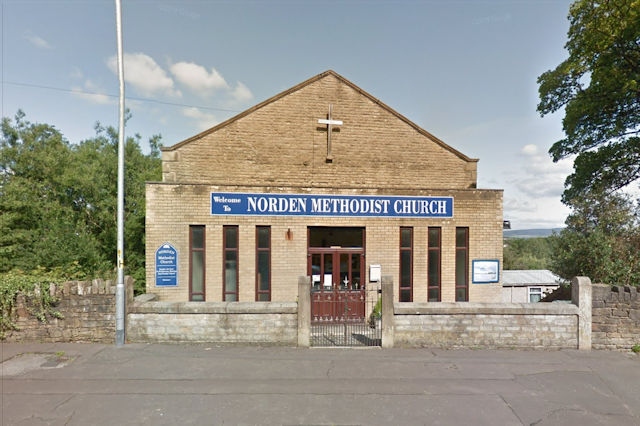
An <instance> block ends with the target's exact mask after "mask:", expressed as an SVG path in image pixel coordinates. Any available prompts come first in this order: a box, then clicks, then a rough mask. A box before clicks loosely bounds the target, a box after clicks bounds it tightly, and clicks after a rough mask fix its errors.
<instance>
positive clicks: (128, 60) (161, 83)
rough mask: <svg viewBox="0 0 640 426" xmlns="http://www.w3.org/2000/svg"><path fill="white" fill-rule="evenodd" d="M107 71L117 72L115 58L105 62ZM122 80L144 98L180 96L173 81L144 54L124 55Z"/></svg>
mask: <svg viewBox="0 0 640 426" xmlns="http://www.w3.org/2000/svg"><path fill="white" fill-rule="evenodd" d="M107 65H108V66H109V69H111V71H113V72H114V73H115V74H117V72H118V64H117V58H116V56H115V55H114V56H112V57H110V58H109V59H108V60H107ZM124 79H125V82H127V83H129V84H130V85H131V86H133V87H134V88H135V89H136V90H137V91H138V92H139V93H141V94H142V95H144V96H153V95H157V94H165V95H169V96H172V97H180V96H182V94H181V93H180V91H179V90H176V89H175V87H174V82H173V79H172V78H171V77H170V76H169V75H168V74H167V72H166V71H165V70H164V69H162V67H161V66H160V65H158V64H157V63H156V61H154V60H153V58H152V57H150V56H148V55H145V54H144V53H125V54H124Z"/></svg>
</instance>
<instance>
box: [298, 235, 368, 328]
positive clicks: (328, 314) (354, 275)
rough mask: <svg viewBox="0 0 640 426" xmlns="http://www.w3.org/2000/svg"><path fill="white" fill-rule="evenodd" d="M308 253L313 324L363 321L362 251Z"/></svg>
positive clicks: (323, 249) (324, 249)
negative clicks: (319, 322)
mask: <svg viewBox="0 0 640 426" xmlns="http://www.w3.org/2000/svg"><path fill="white" fill-rule="evenodd" d="M309 253H310V256H309V265H308V269H309V272H308V273H309V275H311V319H312V321H332V322H341V321H359V320H364V317H365V294H364V267H363V263H364V262H363V261H364V251H363V250H362V249H360V248H357V249H347V248H309Z"/></svg>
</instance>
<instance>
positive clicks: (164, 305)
mask: <svg viewBox="0 0 640 426" xmlns="http://www.w3.org/2000/svg"><path fill="white" fill-rule="evenodd" d="M130 313H132V314H297V313H298V304H297V303H296V302H146V303H138V304H136V305H135V306H134V307H133V309H132V310H131V311H130Z"/></svg>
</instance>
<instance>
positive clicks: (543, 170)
mask: <svg viewBox="0 0 640 426" xmlns="http://www.w3.org/2000/svg"><path fill="white" fill-rule="evenodd" d="M520 153H521V155H522V157H524V160H525V161H524V164H523V165H522V166H521V170H520V173H519V175H520V177H519V178H517V179H516V180H515V184H516V187H517V188H518V189H519V190H520V191H522V192H523V193H524V194H525V195H528V196H530V197H557V198H560V196H561V195H562V192H563V191H564V182H565V180H566V178H567V176H568V175H569V174H570V173H571V171H572V168H573V158H568V159H564V160H560V161H558V162H556V163H554V162H553V161H552V160H551V158H550V157H549V156H548V155H547V154H546V153H540V152H539V150H538V147H537V146H536V145H533V144H528V145H525V146H524V147H523V148H522V150H521V151H520Z"/></svg>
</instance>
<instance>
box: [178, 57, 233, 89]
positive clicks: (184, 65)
mask: <svg viewBox="0 0 640 426" xmlns="http://www.w3.org/2000/svg"><path fill="white" fill-rule="evenodd" d="M170 71H171V73H172V74H173V75H174V76H175V78H176V79H177V80H178V81H179V82H180V83H182V84H184V85H185V86H187V87H189V88H190V89H191V90H193V91H194V92H197V93H202V91H203V90H204V91H210V90H215V89H227V88H228V87H229V85H228V84H227V82H226V81H225V80H224V78H223V77H222V75H220V73H219V72H218V71H217V70H216V69H215V68H211V71H207V70H206V68H205V67H203V66H201V65H198V64H194V63H193V62H178V63H175V64H173V65H171V67H170Z"/></svg>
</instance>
